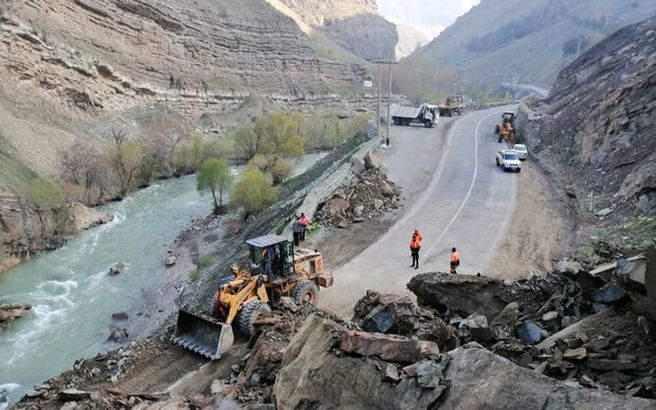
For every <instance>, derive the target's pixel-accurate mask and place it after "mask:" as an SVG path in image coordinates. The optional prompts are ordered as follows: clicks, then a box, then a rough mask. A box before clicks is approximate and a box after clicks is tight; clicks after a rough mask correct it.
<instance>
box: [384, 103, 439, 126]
mask: <svg viewBox="0 0 656 410" xmlns="http://www.w3.org/2000/svg"><path fill="white" fill-rule="evenodd" d="M439 120H440V112H439V108H438V107H437V106H436V105H430V104H422V105H421V107H396V109H395V110H394V114H393V115H392V122H393V123H394V125H411V124H418V125H423V126H424V127H426V128H432V127H434V126H435V125H437V123H438V122H439Z"/></svg>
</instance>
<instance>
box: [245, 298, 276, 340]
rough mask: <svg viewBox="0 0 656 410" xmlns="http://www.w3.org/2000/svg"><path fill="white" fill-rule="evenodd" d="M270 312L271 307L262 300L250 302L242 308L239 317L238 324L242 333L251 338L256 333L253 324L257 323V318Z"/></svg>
mask: <svg viewBox="0 0 656 410" xmlns="http://www.w3.org/2000/svg"><path fill="white" fill-rule="evenodd" d="M269 312H271V308H270V307H269V305H267V304H266V303H264V302H262V301H261V300H254V301H252V302H249V303H248V304H247V305H246V306H244V307H243V308H242V309H241V312H239V317H238V318H237V326H239V331H240V332H241V334H243V335H244V336H246V337H247V338H249V339H250V338H251V337H252V336H253V333H254V326H253V324H254V323H255V319H257V317H258V316H259V315H261V314H262V313H269Z"/></svg>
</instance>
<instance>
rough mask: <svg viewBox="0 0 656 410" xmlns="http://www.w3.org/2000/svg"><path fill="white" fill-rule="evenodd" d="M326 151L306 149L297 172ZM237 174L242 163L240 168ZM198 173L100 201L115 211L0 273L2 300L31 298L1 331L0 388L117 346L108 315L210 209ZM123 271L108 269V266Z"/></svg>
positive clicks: (139, 290)
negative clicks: (198, 185)
mask: <svg viewBox="0 0 656 410" xmlns="http://www.w3.org/2000/svg"><path fill="white" fill-rule="evenodd" d="M321 156H322V154H312V155H307V156H306V157H305V158H304V159H303V161H302V162H301V163H300V164H299V166H298V167H297V169H296V174H298V173H300V172H303V171H304V170H306V169H308V168H309V167H310V166H311V165H313V164H314V162H316V161H317V160H318V159H319V158H321ZM234 172H235V173H236V172H237V170H234ZM211 203H212V200H211V197H210V196H209V195H200V194H198V193H197V192H196V178H195V177H194V176H188V177H183V178H178V179H171V180H167V181H162V182H160V183H158V184H156V185H153V186H151V187H149V188H146V189H144V190H142V191H139V192H137V193H135V194H133V195H131V196H130V197H128V198H127V199H125V200H124V201H122V202H117V203H112V204H109V205H106V206H103V207H101V208H100V210H101V211H103V212H109V213H112V214H113V215H114V216H115V218H114V220H113V221H112V222H110V223H109V224H107V225H104V226H101V227H98V228H95V229H92V230H89V231H86V232H83V233H82V234H80V235H78V236H76V237H75V238H73V239H71V241H70V242H69V243H68V244H67V245H66V246H65V247H64V248H62V249H59V250H57V251H54V252H50V253H46V254H44V255H41V256H38V257H35V258H33V259H31V260H29V261H27V262H25V263H23V264H21V265H19V266H18V267H16V268H14V269H12V270H11V271H9V272H7V273H5V274H4V275H2V276H0V303H29V304H31V305H32V306H33V308H32V312H31V313H30V314H29V315H28V316H26V317H24V318H22V319H19V320H17V321H16V322H14V323H13V324H12V325H11V326H10V327H9V329H7V330H6V331H4V332H2V333H0V392H2V390H7V391H8V394H9V397H10V399H11V400H12V401H16V400H17V399H18V398H19V397H20V396H21V395H22V394H24V393H25V392H26V391H28V390H30V389H32V387H33V386H35V385H38V384H39V383H41V382H43V381H44V380H46V379H48V378H49V377H52V376H55V375H57V374H58V373H60V372H62V371H64V370H66V369H69V368H71V366H72V365H73V363H74V361H75V360H76V359H78V358H81V357H89V356H93V355H95V354H97V353H99V352H102V351H105V350H108V349H111V348H115V347H116V345H114V344H111V343H108V342H106V339H107V336H108V325H109V324H110V323H111V319H110V315H111V314H112V313H116V312H122V311H128V310H129V309H130V307H132V306H133V305H135V304H137V303H138V302H139V301H140V300H141V299H140V298H141V295H142V294H143V291H144V290H148V289H150V288H153V287H155V286H157V285H159V284H160V281H161V280H162V278H161V277H160V274H159V272H161V271H162V255H163V254H164V252H165V251H166V249H167V248H168V245H169V244H170V243H171V241H172V240H173V239H174V238H175V237H176V235H177V234H178V233H179V232H180V230H181V229H182V228H183V227H184V226H185V225H187V224H188V223H189V222H190V220H191V219H192V218H196V217H199V216H202V215H206V214H207V213H208V212H209V210H211V207H212V205H211ZM115 262H123V263H124V264H125V270H124V271H123V272H122V273H121V274H120V275H118V276H109V275H108V269H109V266H110V265H111V264H113V263H115Z"/></svg>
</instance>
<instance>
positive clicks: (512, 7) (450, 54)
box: [404, 0, 656, 89]
mask: <svg viewBox="0 0 656 410" xmlns="http://www.w3.org/2000/svg"><path fill="white" fill-rule="evenodd" d="M653 15H656V2H654V1H648V0H635V1H622V2H618V1H612V0H582V1H577V2H571V1H566V0H535V1H531V2H526V1H521V0H483V1H481V3H480V4H479V5H477V6H475V7H473V8H472V9H471V10H470V11H469V12H468V13H467V14H465V15H463V16H462V17H460V18H459V19H458V20H457V21H456V22H455V23H454V24H453V25H452V26H450V27H448V28H447V29H446V30H444V31H443V32H442V33H441V34H440V35H439V37H438V38H437V39H435V40H434V41H432V42H431V43H430V44H428V45H427V46H425V47H424V48H422V49H420V50H418V51H417V52H415V53H414V54H412V55H411V56H409V57H408V58H407V61H406V64H405V65H404V66H405V67H408V68H414V69H415V71H417V72H419V71H434V70H435V69H437V68H440V69H445V70H452V71H454V73H455V72H457V75H458V77H459V78H460V84H462V85H463V86H470V87H471V86H472V85H478V86H484V87H486V88H488V89H491V88H494V87H496V85H497V84H498V83H500V82H505V81H510V80H512V79H513V78H516V79H518V80H519V82H521V83H527V84H536V85H544V86H549V85H550V84H551V83H552V82H553V81H554V80H555V78H556V76H557V75H558V72H559V71H560V70H561V69H562V68H563V67H564V66H565V65H567V64H568V63H570V62H572V61H573V60H574V59H576V58H577V57H578V56H579V55H580V54H581V53H582V52H584V51H585V50H586V49H588V48H589V47H591V46H593V45H594V44H596V43H597V42H599V41H600V40H601V39H603V38H604V37H606V36H607V35H609V34H611V33H613V32H614V31H615V30H618V29H619V28H621V27H623V26H626V25H628V24H632V23H635V22H638V21H641V20H643V19H645V18H648V17H651V16H653ZM454 75H455V74H454ZM445 85H446V86H447V87H448V86H449V84H448V83H447V84H441V86H445Z"/></svg>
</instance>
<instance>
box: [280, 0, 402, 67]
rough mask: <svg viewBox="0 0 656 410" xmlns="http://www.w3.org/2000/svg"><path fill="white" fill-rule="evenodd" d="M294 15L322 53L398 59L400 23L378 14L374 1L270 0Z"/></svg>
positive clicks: (334, 55)
mask: <svg viewBox="0 0 656 410" xmlns="http://www.w3.org/2000/svg"><path fill="white" fill-rule="evenodd" d="M267 1H268V3H269V4H271V5H273V6H274V7H276V8H277V9H278V10H279V11H281V12H283V13H285V14H287V15H288V16H290V17H292V18H293V19H294V20H295V21H296V22H297V23H298V24H299V26H300V27H301V28H302V29H303V30H304V31H305V32H306V33H307V34H308V35H309V37H310V39H311V40H312V41H313V43H314V44H315V50H317V51H318V52H319V53H320V55H321V56H323V57H326V58H333V59H338V60H345V59H348V56H347V55H344V52H346V53H350V54H353V55H354V56H356V57H357V58H360V59H363V60H368V61H371V60H380V59H386V60H390V59H394V58H395V48H396V45H397V43H398V41H399V36H398V33H397V31H396V26H395V25H394V24H392V23H390V22H389V21H387V20H386V19H385V18H384V17H383V16H381V15H380V14H378V9H377V6H376V2H375V1H374V0H267Z"/></svg>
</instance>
